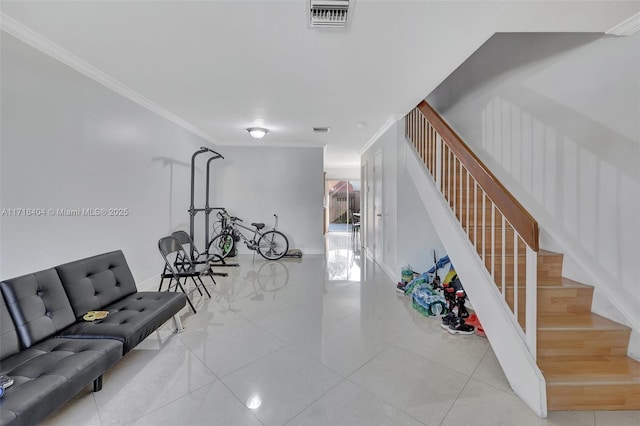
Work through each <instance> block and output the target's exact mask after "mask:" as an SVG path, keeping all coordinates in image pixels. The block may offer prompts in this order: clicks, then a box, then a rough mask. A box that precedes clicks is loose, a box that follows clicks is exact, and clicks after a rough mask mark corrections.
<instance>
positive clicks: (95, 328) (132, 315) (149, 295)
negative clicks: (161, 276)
mask: <svg viewBox="0 0 640 426" xmlns="http://www.w3.org/2000/svg"><path fill="white" fill-rule="evenodd" d="M186 303H187V297H186V296H185V295H184V294H183V293H169V292H139V293H134V294H131V295H129V296H127V297H125V298H124V299H122V300H119V301H117V302H115V303H112V304H111V305H107V306H104V307H101V308H100V309H101V310H106V311H109V315H108V316H107V317H106V318H104V319H101V320H96V321H91V322H89V321H83V320H80V321H78V322H76V323H75V324H73V325H71V326H70V327H67V328H66V329H65V330H62V332H61V333H60V336H61V337H73V338H85V337H86V338H98V339H117V340H119V341H121V342H123V343H124V347H123V355H124V354H126V353H127V352H129V351H130V350H131V349H133V348H134V347H135V346H136V345H137V344H138V343H140V342H142V341H143V340H144V339H145V338H146V337H147V336H148V335H149V334H151V333H153V332H154V331H155V330H156V329H157V328H159V327H160V326H161V325H162V324H164V323H165V322H166V321H167V320H168V319H169V318H171V317H172V316H173V315H175V314H177V313H178V312H179V311H180V309H182V308H183V307H184V306H185V305H186Z"/></svg>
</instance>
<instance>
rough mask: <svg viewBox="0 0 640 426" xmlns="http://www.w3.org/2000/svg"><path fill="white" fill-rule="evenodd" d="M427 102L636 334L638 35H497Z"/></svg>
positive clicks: (639, 312) (602, 305)
mask: <svg viewBox="0 0 640 426" xmlns="http://www.w3.org/2000/svg"><path fill="white" fill-rule="evenodd" d="M428 100H429V101H430V102H431V103H432V105H434V106H435V108H436V109H437V110H438V111H439V112H440V113H441V114H442V115H443V116H444V117H445V119H446V120H447V121H448V122H449V123H450V124H451V125H452V127H453V128H454V129H455V130H456V131H457V132H458V133H459V134H460V135H461V137H462V138H463V139H464V140H465V141H466V142H467V143H468V144H469V145H470V146H471V148H472V149H473V150H474V151H475V152H476V154H477V155H478V156H479V157H480V158H481V159H482V160H483V161H484V162H485V163H486V164H487V165H488V166H489V167H490V168H491V170H492V171H493V172H494V174H495V175H496V176H497V177H498V178H499V179H500V180H501V181H502V182H503V183H504V184H505V186H506V187H507V188H508V189H509V190H510V191H511V192H512V193H513V194H514V195H515V196H516V197H517V198H518V199H519V200H520V201H521V202H522V203H523V205H524V206H525V207H526V208H527V209H528V210H529V211H530V212H531V213H532V215H533V216H534V217H535V218H536V219H537V220H538V221H539V223H540V226H541V230H542V232H541V245H542V247H543V248H550V249H555V250H561V251H563V252H565V269H564V274H565V276H568V277H570V278H574V279H578V280H581V281H584V282H587V283H590V284H594V285H595V286H596V292H595V298H594V305H593V308H594V311H596V312H598V313H601V314H604V315H606V316H609V317H612V318H613V319H617V320H621V318H622V316H623V317H624V320H622V322H625V323H626V324H628V325H632V326H633V327H634V328H635V331H636V333H637V332H638V331H639V328H638V327H639V326H638V325H639V324H640V291H638V277H639V276H640V262H638V259H640V225H639V222H638V217H640V167H638V164H640V120H639V119H638V117H640V33H636V34H635V35H633V36H630V37H621V38H617V37H606V36H602V35H597V34H497V35H495V36H494V37H493V38H491V39H490V40H489V41H488V42H487V43H486V44H485V45H484V46H482V47H481V48H480V49H479V50H478V51H477V52H476V53H475V54H474V55H473V56H471V57H470V58H469V59H468V60H467V61H466V62H465V63H464V64H462V65H461V66H460V68H459V69H458V70H456V71H455V72H454V73H453V74H452V75H451V76H450V77H449V78H448V79H447V80H446V81H445V82H444V83H443V84H442V85H441V86H439V87H438V88H437V89H436V90H435V91H434V92H433V93H432V94H431V95H430V96H429V98H428ZM603 298H606V299H609V300H603ZM612 305H615V306H617V308H618V309H619V310H620V311H621V312H622V313H623V315H622V316H621V315H620V314H619V313H617V312H615V310H614V309H612ZM637 355H638V354H636V356H637Z"/></svg>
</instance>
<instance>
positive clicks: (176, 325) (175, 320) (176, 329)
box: [173, 314, 184, 334]
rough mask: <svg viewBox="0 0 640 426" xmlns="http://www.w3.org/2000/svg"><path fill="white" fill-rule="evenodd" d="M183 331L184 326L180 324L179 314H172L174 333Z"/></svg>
mask: <svg viewBox="0 0 640 426" xmlns="http://www.w3.org/2000/svg"><path fill="white" fill-rule="evenodd" d="M183 331H184V327H183V326H182V320H181V319H180V315H178V314H175V315H174V316H173V332H174V333H176V334H180V333H182V332H183Z"/></svg>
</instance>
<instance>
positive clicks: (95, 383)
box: [93, 376, 102, 392]
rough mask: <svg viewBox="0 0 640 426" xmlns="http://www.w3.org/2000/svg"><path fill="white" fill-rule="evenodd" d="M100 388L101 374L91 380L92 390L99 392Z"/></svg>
mask: <svg viewBox="0 0 640 426" xmlns="http://www.w3.org/2000/svg"><path fill="white" fill-rule="evenodd" d="M101 390H102V376H99V377H98V378H97V379H95V380H94V381H93V391H94V392H100V391H101Z"/></svg>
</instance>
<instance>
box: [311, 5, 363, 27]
mask: <svg viewBox="0 0 640 426" xmlns="http://www.w3.org/2000/svg"><path fill="white" fill-rule="evenodd" d="M308 2H309V27H310V28H346V27H347V26H348V24H349V22H350V20H351V14H352V12H353V2H354V0H308Z"/></svg>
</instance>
